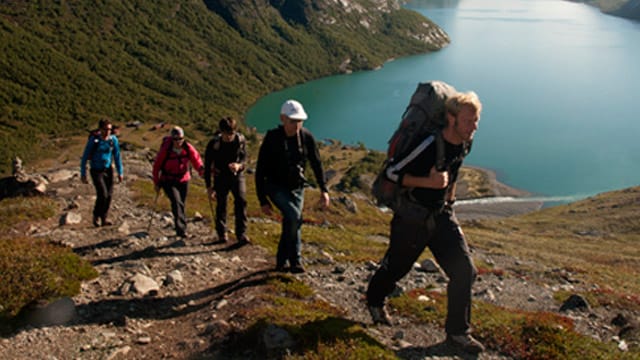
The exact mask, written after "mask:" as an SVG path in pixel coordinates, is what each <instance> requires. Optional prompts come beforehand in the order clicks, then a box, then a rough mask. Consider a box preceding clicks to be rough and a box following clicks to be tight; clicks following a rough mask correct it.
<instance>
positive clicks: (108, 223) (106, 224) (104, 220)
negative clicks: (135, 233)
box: [102, 219, 113, 226]
mask: <svg viewBox="0 0 640 360" xmlns="http://www.w3.org/2000/svg"><path fill="white" fill-rule="evenodd" d="M111 225H113V223H112V222H111V221H109V220H107V219H102V226H111Z"/></svg>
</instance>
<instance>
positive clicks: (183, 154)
mask: <svg viewBox="0 0 640 360" xmlns="http://www.w3.org/2000/svg"><path fill="white" fill-rule="evenodd" d="M189 164H191V166H193V168H195V170H196V171H197V172H198V174H200V176H202V175H203V172H204V167H203V165H202V159H201V158H200V153H198V150H196V149H195V148H194V147H193V145H191V144H189V143H188V142H187V141H185V139H184V131H183V130H182V128H181V127H178V126H176V127H174V128H173V129H171V136H170V137H166V138H165V139H164V140H163V142H162V145H161V147H160V151H159V152H158V155H157V156H156V160H155V162H154V163H153V184H154V185H155V190H156V193H158V192H159V191H160V188H162V190H164V193H165V194H166V195H167V197H168V198H169V200H171V212H172V213H173V220H174V225H175V230H176V236H177V237H186V236H187V234H186V231H187V217H186V214H185V210H184V209H185V204H186V201H187V190H188V187H189V180H191V172H190V171H189V170H190V169H189Z"/></svg>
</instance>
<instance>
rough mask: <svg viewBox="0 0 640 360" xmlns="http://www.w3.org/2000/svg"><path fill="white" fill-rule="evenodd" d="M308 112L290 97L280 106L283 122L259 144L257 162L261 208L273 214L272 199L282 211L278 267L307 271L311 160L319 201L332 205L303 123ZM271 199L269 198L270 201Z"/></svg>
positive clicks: (311, 140) (270, 131)
mask: <svg viewBox="0 0 640 360" xmlns="http://www.w3.org/2000/svg"><path fill="white" fill-rule="evenodd" d="M306 119H307V114H306V112H305V111H304V108H303V107H302V104H300V103H299V102H297V101H295V100H287V101H286V102H285V103H284V104H283V105H282V108H281V109H280V121H281V122H282V125H280V126H278V127H277V128H275V129H271V130H269V131H268V132H267V134H266V135H265V137H264V140H263V141H262V145H261V146H260V151H259V153H258V163H257V166H256V192H257V193H258V200H259V201H260V206H261V208H262V212H263V213H265V214H266V215H271V213H272V208H271V203H273V204H274V205H275V206H276V207H277V208H278V209H279V210H280V212H281V213H282V234H281V235H280V243H279V244H278V253H277V255H276V271H285V270H287V268H286V266H287V262H289V265H290V268H289V269H288V270H289V271H291V272H293V273H302V272H304V271H305V269H304V267H303V265H302V262H301V253H300V251H301V238H300V228H301V226H302V209H303V204H304V185H305V182H306V179H305V175H304V170H305V165H306V162H307V160H309V163H310V164H311V168H312V169H313V173H314V175H315V178H316V181H317V183H318V186H319V187H320V191H321V192H322V193H321V199H320V203H321V205H322V206H323V207H325V208H326V207H327V206H329V192H328V190H327V187H326V184H325V179H324V173H323V170H322V164H321V162H320V154H319V153H318V148H317V147H316V141H315V139H314V137H313V135H312V134H311V132H310V131H308V130H307V129H304V128H303V127H302V122H303V121H304V120H306ZM269 200H270V201H271V202H270V201H269Z"/></svg>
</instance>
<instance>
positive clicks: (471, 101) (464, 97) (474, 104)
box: [446, 91, 482, 116]
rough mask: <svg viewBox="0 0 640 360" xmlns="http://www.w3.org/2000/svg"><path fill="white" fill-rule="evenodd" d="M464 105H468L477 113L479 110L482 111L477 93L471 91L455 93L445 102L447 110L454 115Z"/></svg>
mask: <svg viewBox="0 0 640 360" xmlns="http://www.w3.org/2000/svg"><path fill="white" fill-rule="evenodd" d="M464 106H470V107H471V108H472V109H474V110H475V111H476V113H477V114H480V111H482V103H481V102H480V98H478V94H476V93H475V92H473V91H469V92H465V93H456V94H455V95H453V96H451V97H450V98H448V99H447V102H446V107H447V111H448V112H449V113H451V114H452V115H454V116H456V115H458V113H460V110H462V108H463V107H464Z"/></svg>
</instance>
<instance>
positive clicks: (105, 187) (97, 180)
mask: <svg viewBox="0 0 640 360" xmlns="http://www.w3.org/2000/svg"><path fill="white" fill-rule="evenodd" d="M90 174H91V181H93V186H94V187H95V188H96V203H95V205H94V206H93V217H94V218H100V219H102V221H103V222H104V220H105V219H106V218H107V215H108V213H109V207H110V206H111V195H112V194H113V169H112V168H107V169H100V170H98V169H91V170H90Z"/></svg>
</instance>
